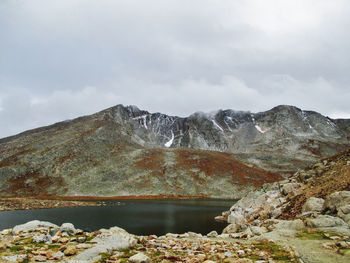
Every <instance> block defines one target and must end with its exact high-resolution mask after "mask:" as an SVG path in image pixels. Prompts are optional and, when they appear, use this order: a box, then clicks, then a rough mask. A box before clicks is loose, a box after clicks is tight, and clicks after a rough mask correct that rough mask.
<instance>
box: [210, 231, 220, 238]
mask: <svg viewBox="0 0 350 263" xmlns="http://www.w3.org/2000/svg"><path fill="white" fill-rule="evenodd" d="M217 236H218V232H216V231H211V232H210V233H208V234H207V237H217Z"/></svg>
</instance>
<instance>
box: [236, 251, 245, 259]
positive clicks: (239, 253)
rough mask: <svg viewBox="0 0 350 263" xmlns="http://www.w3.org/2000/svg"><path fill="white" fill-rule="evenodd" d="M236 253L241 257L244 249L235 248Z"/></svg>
mask: <svg viewBox="0 0 350 263" xmlns="http://www.w3.org/2000/svg"><path fill="white" fill-rule="evenodd" d="M237 255H238V256H239V257H243V256H244V255H245V251H244V250H242V249H240V250H237Z"/></svg>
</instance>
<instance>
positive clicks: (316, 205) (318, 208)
mask: <svg viewBox="0 0 350 263" xmlns="http://www.w3.org/2000/svg"><path fill="white" fill-rule="evenodd" d="M324 202H325V201H324V200H323V199H322V198H316V197H310V198H309V199H308V200H307V201H306V202H305V204H304V205H303V208H302V212H303V213H307V212H322V210H323V206H324Z"/></svg>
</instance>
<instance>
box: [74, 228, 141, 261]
mask: <svg viewBox="0 0 350 263" xmlns="http://www.w3.org/2000/svg"><path fill="white" fill-rule="evenodd" d="M94 242H96V244H95V246H94V247H91V248H88V249H86V250H84V251H83V252H81V253H80V254H78V255H77V256H75V257H74V258H72V259H71V260H70V261H68V262H69V263H92V262H95V261H98V260H100V258H101V256H100V254H101V253H106V252H108V251H112V250H116V249H124V248H128V247H131V246H135V245H136V243H137V240H136V239H135V237H134V236H133V235H131V234H129V233H128V232H126V231H125V230H124V229H122V228H119V227H112V228H110V229H108V230H106V229H101V230H100V231H99V234H98V235H97V236H96V237H95V238H94Z"/></svg>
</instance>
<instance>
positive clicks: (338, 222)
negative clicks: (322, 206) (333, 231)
mask: <svg viewBox="0 0 350 263" xmlns="http://www.w3.org/2000/svg"><path fill="white" fill-rule="evenodd" d="M306 225H307V226H309V227H313V228H321V227H337V226H342V227H347V226H348V225H347V224H346V223H345V222H344V221H343V220H342V219H341V218H339V217H334V216H329V215H319V216H318V217H316V218H308V219H306Z"/></svg>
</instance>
